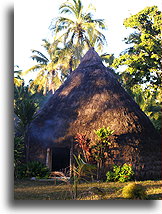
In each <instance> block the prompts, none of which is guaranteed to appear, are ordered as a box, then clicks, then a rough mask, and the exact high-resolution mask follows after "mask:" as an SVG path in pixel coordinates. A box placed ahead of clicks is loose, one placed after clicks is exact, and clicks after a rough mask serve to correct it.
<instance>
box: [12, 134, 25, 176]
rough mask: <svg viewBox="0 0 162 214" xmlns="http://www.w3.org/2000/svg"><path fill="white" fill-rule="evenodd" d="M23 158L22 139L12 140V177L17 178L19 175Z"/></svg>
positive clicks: (23, 147)
mask: <svg viewBox="0 0 162 214" xmlns="http://www.w3.org/2000/svg"><path fill="white" fill-rule="evenodd" d="M24 158H25V145H24V137H23V136H20V137H15V138H14V176H15V178H18V177H19V175H20V171H19V169H20V165H22V164H23V162H24Z"/></svg>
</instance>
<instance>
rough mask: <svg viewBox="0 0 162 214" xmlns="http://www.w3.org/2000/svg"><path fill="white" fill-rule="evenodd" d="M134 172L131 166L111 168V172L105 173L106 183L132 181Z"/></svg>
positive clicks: (124, 165)
mask: <svg viewBox="0 0 162 214" xmlns="http://www.w3.org/2000/svg"><path fill="white" fill-rule="evenodd" d="M133 175H134V171H133V167H132V164H126V163H125V164H123V165H122V166H117V165H114V166H113V170H112V171H108V172H107V173H106V176H107V180H106V181H107V182H109V181H115V182H116V181H119V182H127V181H130V180H132V179H133Z"/></svg>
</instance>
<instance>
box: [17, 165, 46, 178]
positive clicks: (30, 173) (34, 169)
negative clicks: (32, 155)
mask: <svg viewBox="0 0 162 214" xmlns="http://www.w3.org/2000/svg"><path fill="white" fill-rule="evenodd" d="M49 175H50V170H49V169H48V167H47V166H45V165H44V164H43V163H41V162H39V161H30V162H28V163H26V164H21V165H20V166H19V174H18V177H17V178H18V179H23V178H32V177H36V178H48V177H49Z"/></svg>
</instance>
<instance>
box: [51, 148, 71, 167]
mask: <svg viewBox="0 0 162 214" xmlns="http://www.w3.org/2000/svg"><path fill="white" fill-rule="evenodd" d="M69 166H70V149H69V148H53V149H52V171H60V170H61V169H64V168H67V167H69Z"/></svg>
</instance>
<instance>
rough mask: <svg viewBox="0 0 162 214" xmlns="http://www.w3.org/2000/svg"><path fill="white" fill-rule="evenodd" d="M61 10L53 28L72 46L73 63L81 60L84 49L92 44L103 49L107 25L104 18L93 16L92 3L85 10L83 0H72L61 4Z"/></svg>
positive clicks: (53, 23)
mask: <svg viewBox="0 0 162 214" xmlns="http://www.w3.org/2000/svg"><path fill="white" fill-rule="evenodd" d="M59 11H60V14H61V16H59V17H58V18H56V19H54V20H53V22H52V24H51V30H52V31H54V33H55V34H56V35H57V36H58V37H61V38H62V39H63V41H64V44H66V45H67V44H68V46H69V47H70V49H71V56H72V58H71V63H72V62H73V61H75V60H76V61H77V60H80V58H81V56H82V54H83V50H84V51H86V50H87V49H88V48H90V47H92V46H93V47H96V48H98V50H100V51H101V50H102V49H103V47H104V46H105V45H106V38H105V36H104V34H103V33H102V30H105V29H106V26H105V24H104V20H103V19H94V18H93V14H92V13H91V11H93V12H94V11H95V9H94V7H93V6H92V5H89V6H88V8H87V10H85V7H84V6H83V3H82V1H81V0H71V1H66V2H65V3H63V4H61V6H60V7H59ZM63 14H64V15H63ZM74 53H75V54H74ZM74 58H75V59H74ZM74 67H76V66H74Z"/></svg>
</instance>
